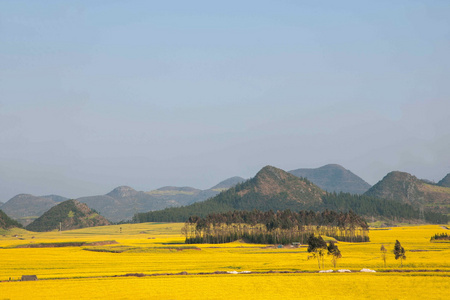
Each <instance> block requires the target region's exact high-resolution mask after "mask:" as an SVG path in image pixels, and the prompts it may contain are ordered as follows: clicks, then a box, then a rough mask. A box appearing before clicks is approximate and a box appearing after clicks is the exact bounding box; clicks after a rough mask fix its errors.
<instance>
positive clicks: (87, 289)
mask: <svg viewBox="0 0 450 300" xmlns="http://www.w3.org/2000/svg"><path fill="white" fill-rule="evenodd" d="M182 227H183V224H179V223H174V224H156V223H145V224H123V225H114V226H105V227H95V228H86V229H79V230H73V231H64V232H49V233H34V232H27V231H25V230H19V229H14V230H13V231H10V232H3V233H2V235H0V262H1V264H0V281H1V282H0V299H8V298H10V299H23V298H32V299H44V298H51V297H53V298H56V299H72V298H73V299H75V298H76V299H88V298H89V299H93V298H94V299H95V298H111V299H128V298H130V299H136V298H137V299H193V298H196V299H230V298H234V299H255V298H257V299H269V298H274V297H276V296H286V297H290V298H300V297H302V298H309V299H310V298H324V297H328V298H332V299H333V298H348V299H350V298H377V299H380V298H386V299H392V298H397V299H418V298H427V299H442V298H446V295H447V293H448V291H449V290H450V287H449V282H450V243H445V242H441V243H439V242H436V243H432V242H430V237H431V236H433V235H434V234H436V233H443V232H448V231H446V230H445V229H443V228H442V227H440V226H437V225H428V226H410V227H398V228H391V229H387V230H371V231H370V240H371V242H369V243H343V242H339V243H338V244H337V245H338V246H339V249H340V251H341V253H342V256H343V257H342V258H341V259H339V260H338V262H337V269H350V270H352V271H353V273H350V274H348V273H342V274H341V273H336V272H334V273H327V274H319V273H316V272H317V271H318V266H317V260H314V259H308V256H309V253H307V251H306V246H305V245H302V246H301V247H300V248H294V247H283V248H277V247H267V245H255V244H246V243H243V242H233V243H228V244H213V245H208V244H197V245H185V244H183V242H184V237H183V236H182V235H181V228H182ZM111 240H114V241H116V242H117V244H109V243H106V244H105V245H101V244H100V245H98V244H96V245H95V246H90V245H89V244H87V245H85V246H77V247H54V248H16V247H17V246H19V245H22V246H23V245H29V244H42V243H47V244H48V243H62V242H85V243H92V242H100V241H111ZM395 240H399V241H400V242H401V244H402V246H403V247H404V248H405V250H406V257H407V258H406V260H404V261H403V268H402V270H408V271H413V272H401V273H400V272H394V273H388V272H380V271H384V270H385V269H386V270H392V269H400V262H399V261H396V260H395V259H394V254H393V253H392V250H393V248H394V243H395ZM381 245H384V246H385V248H386V249H387V266H386V268H384V263H383V261H382V258H381V251H380V248H381ZM192 246H194V247H192ZM189 247H191V248H189ZM90 250H95V251H90ZM115 250H117V251H115ZM119 250H120V251H119ZM99 251H101V252H99ZM114 252H120V253H114ZM362 268H369V269H373V270H377V271H378V273H370V274H367V273H359V272H358V273H355V271H359V270H361V269H362ZM325 269H332V263H331V258H330V257H325ZM271 270H273V271H277V272H295V271H302V272H304V271H306V272H310V273H294V274H283V273H268V274H256V273H255V272H268V271H271ZM423 270H425V271H427V272H423ZM434 270H440V271H439V272H431V271H434ZM216 271H221V272H226V271H239V272H242V271H251V272H253V273H251V274H238V275H228V274H209V275H189V274H193V273H200V272H202V273H213V272H216ZM180 272H187V273H188V275H163V276H145V277H113V276H116V275H125V274H130V273H133V274H141V273H142V274H146V275H150V274H167V273H170V274H175V273H180ZM312 272H314V273H312ZM22 275H37V277H38V279H39V280H38V281H35V282H20V281H17V280H18V279H19V278H20V277H21V276H22ZM10 278H11V281H9V280H10ZM327 295H328V296H327Z"/></svg>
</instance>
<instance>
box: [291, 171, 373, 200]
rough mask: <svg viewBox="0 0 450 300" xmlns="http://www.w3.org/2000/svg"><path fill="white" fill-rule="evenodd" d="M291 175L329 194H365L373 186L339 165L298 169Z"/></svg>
mask: <svg viewBox="0 0 450 300" xmlns="http://www.w3.org/2000/svg"><path fill="white" fill-rule="evenodd" d="M289 173H291V174H293V175H295V176H297V177H305V178H308V180H309V181H311V182H313V183H314V184H315V185H317V186H319V187H320V188H321V189H323V190H325V191H327V192H344V193H350V194H364V193H365V192H366V191H367V190H368V189H369V188H370V187H371V185H370V184H368V183H367V182H365V181H364V180H363V179H362V178H361V177H359V176H357V175H355V174H353V173H352V172H351V171H349V170H347V169H345V168H344V167H342V166H340V165H337V164H329V165H325V166H323V167H320V168H316V169H296V170H292V171H289Z"/></svg>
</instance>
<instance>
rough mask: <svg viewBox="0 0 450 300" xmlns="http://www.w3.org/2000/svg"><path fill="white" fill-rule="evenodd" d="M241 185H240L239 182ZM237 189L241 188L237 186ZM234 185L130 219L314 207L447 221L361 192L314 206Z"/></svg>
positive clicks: (328, 197) (160, 219) (180, 219)
mask: <svg viewBox="0 0 450 300" xmlns="http://www.w3.org/2000/svg"><path fill="white" fill-rule="evenodd" d="M241 185H244V184H241ZM237 189H238V190H240V189H242V187H240V186H237ZM235 191H236V188H231V189H229V190H227V191H224V192H222V193H220V194H219V195H217V196H216V197H215V198H212V199H209V200H206V201H203V202H197V203H194V204H191V205H189V206H182V207H171V208H166V209H163V210H160V211H150V212H145V213H137V214H135V215H134V216H133V220H132V221H133V222H135V223H143V222H185V221H186V220H188V218H189V217H190V216H193V215H197V216H199V217H206V216H207V215H208V214H211V213H225V212H228V211H233V210H252V209H258V210H261V211H269V210H286V209H290V210H294V211H297V210H314V211H323V210H325V209H328V210H334V211H349V210H352V211H354V212H355V213H356V214H358V215H360V216H365V217H366V218H368V217H369V218H370V217H375V218H380V217H382V218H385V219H388V220H392V221H393V222H402V221H408V220H421V221H424V222H427V223H431V224H447V223H448V221H449V217H448V216H447V215H443V214H440V213H434V212H430V211H424V212H422V213H421V212H420V211H419V209H416V208H414V207H413V206H411V205H409V204H405V203H400V202H395V201H391V200H385V199H378V198H373V197H369V196H363V195H352V194H349V193H326V194H325V195H323V196H322V202H321V203H316V204H314V205H305V204H302V203H299V202H294V201H289V200H287V199H286V195H283V194H280V195H277V196H261V195H257V194H254V193H251V192H250V193H247V194H245V195H244V196H242V197H241V196H238V195H237V194H236V193H235Z"/></svg>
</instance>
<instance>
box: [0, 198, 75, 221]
mask: <svg viewBox="0 0 450 300" xmlns="http://www.w3.org/2000/svg"><path fill="white" fill-rule="evenodd" d="M64 200H67V198H64V197H61V196H56V195H49V196H39V197H37V196H33V195H29V194H19V195H17V196H14V197H13V198H11V199H10V200H9V201H7V202H6V203H4V204H3V205H2V206H1V207H0V208H1V209H2V210H3V211H4V212H5V213H6V214H7V215H8V216H10V217H11V218H14V219H16V220H19V221H20V222H21V223H22V224H23V225H28V224H29V223H30V222H31V221H32V220H34V219H36V218H37V217H39V216H41V215H42V214H43V213H45V212H46V211H47V210H49V209H50V208H52V207H53V206H55V205H56V204H58V203H60V202H62V201H64Z"/></svg>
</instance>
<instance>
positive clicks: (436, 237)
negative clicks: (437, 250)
mask: <svg viewBox="0 0 450 300" xmlns="http://www.w3.org/2000/svg"><path fill="white" fill-rule="evenodd" d="M435 240H450V235H448V234H447V233H436V234H435V235H434V236H432V237H431V239H430V241H435Z"/></svg>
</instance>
